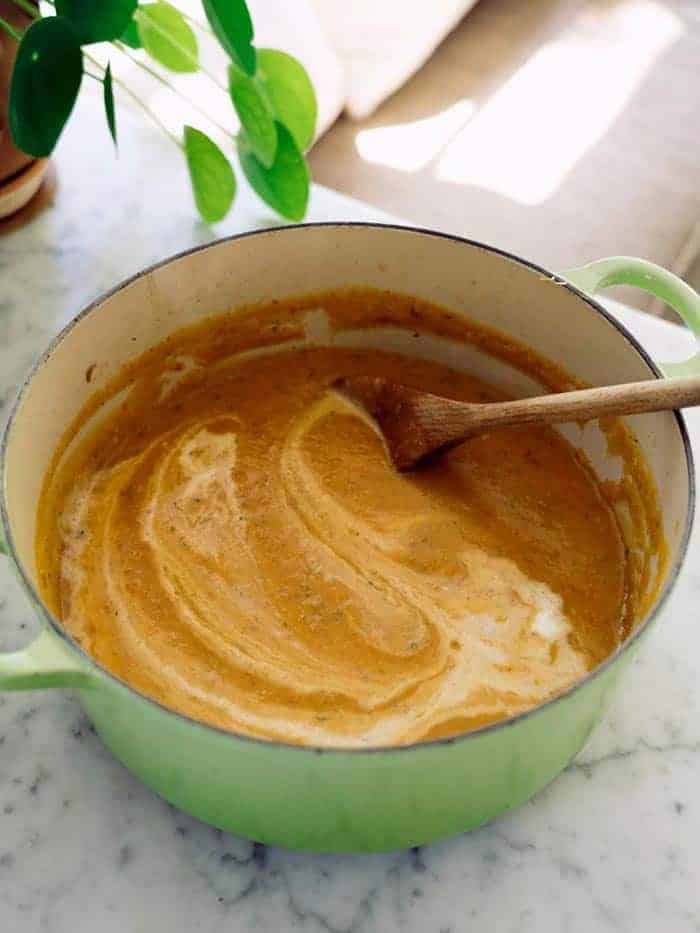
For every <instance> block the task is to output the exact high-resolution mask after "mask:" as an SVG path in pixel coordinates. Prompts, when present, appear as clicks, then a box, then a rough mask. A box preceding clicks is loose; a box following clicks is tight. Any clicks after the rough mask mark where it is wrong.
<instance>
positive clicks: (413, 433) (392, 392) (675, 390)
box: [333, 376, 700, 472]
mask: <svg viewBox="0 0 700 933" xmlns="http://www.w3.org/2000/svg"><path fill="white" fill-rule="evenodd" d="M333 388H334V389H336V390H337V391H338V392H340V393H341V394H343V395H345V396H347V397H348V398H349V399H351V400H352V401H353V402H355V403H356V404H359V405H360V406H361V407H362V408H364V409H365V410H366V411H367V412H368V413H369V414H370V415H371V416H372V417H373V418H374V419H375V421H376V422H377V423H378V425H379V427H380V428H381V431H382V434H383V435H384V438H385V440H386V444H387V447H388V450H389V455H390V456H391V459H392V460H393V462H394V466H395V467H396V469H397V470H399V471H400V472H405V471H406V470H410V469H412V468H413V467H415V466H416V465H417V464H418V463H420V461H422V460H425V459H426V458H427V457H429V456H431V455H432V454H436V453H439V452H442V451H444V450H448V449H449V448H450V447H455V446H456V445H457V444H461V443H462V442H463V441H465V440H467V439H468V438H470V437H473V436H474V435H475V434H480V433H482V432H484V431H490V430H492V429H493V428H502V427H505V426H506V425H512V424H556V423H561V422H564V421H589V420H590V419H592V418H600V417H602V416H604V415H632V414H636V413H638V412H643V411H666V410H668V409H672V408H684V407H690V406H692V405H700V376H691V377H690V378H686V379H649V380H647V381H645V382H629V383H626V384H624V385H617V386H601V387H600V388H595V389H580V390H578V391H576V392H558V393H555V394H553V395H538V396H535V397H533V398H522V399H517V400H516V401H514V402H482V403H479V402H477V403H474V402H457V401H455V400H454V399H449V398H441V397H440V396H439V395H431V394H430V393H429V392H421V391H420V390H418V389H412V388H410V386H405V385H400V384H399V383H396V382H391V381H390V380H388V379H384V378H383V377H381V376H379V377H375V376H355V377H353V378H351V379H339V380H338V381H337V382H335V383H334V385H333Z"/></svg>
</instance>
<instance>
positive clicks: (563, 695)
mask: <svg viewBox="0 0 700 933" xmlns="http://www.w3.org/2000/svg"><path fill="white" fill-rule="evenodd" d="M319 227H329V228H331V227H333V228H345V227H351V228H363V229H377V228H378V229H390V230H394V231H399V232H401V233H409V234H412V235H414V236H418V237H433V238H437V239H442V240H448V241H451V242H453V243H460V244H462V245H467V246H472V247H476V248H477V249H480V250H484V251H486V252H490V253H495V254H497V255H499V256H502V257H504V258H506V259H509V260H511V261H512V262H516V263H518V264H519V265H521V266H524V267H525V268H527V269H530V270H532V271H534V272H537V273H539V274H540V275H542V276H545V277H546V278H547V279H549V280H550V281H553V282H555V283H556V284H557V285H559V286H561V287H563V288H566V289H567V290H568V291H569V292H571V293H573V294H574V295H576V296H577V297H578V298H579V299H581V300H582V301H584V302H585V303H586V304H587V305H588V307H589V308H590V309H591V311H594V312H595V313H596V314H598V315H599V316H601V317H603V318H605V320H606V321H607V322H608V323H609V324H610V325H611V326H612V327H613V328H614V329H615V330H617V332H618V333H619V335H620V336H621V337H622V338H623V339H624V340H626V341H627V343H628V344H630V345H631V346H632V348H633V349H634V350H635V351H636V352H637V354H638V355H639V356H640V357H641V358H642V360H643V361H644V362H645V363H646V365H647V366H648V368H649V370H650V372H651V373H652V374H653V375H654V376H655V378H657V379H663V378H665V377H664V375H663V373H662V372H661V370H660V369H659V367H658V366H657V365H656V363H655V362H654V361H653V359H652V358H651V357H650V355H649V354H648V353H647V351H646V350H645V349H644V347H642V345H641V344H640V343H639V341H638V340H637V338H636V337H634V336H633V335H632V334H631V333H630V332H629V331H628V330H627V328H626V327H625V326H624V325H623V324H621V323H620V321H618V320H617V319H616V318H615V317H613V315H612V314H610V312H609V311H606V309H605V308H604V307H603V306H602V305H601V304H600V303H599V302H597V301H596V300H595V298H593V297H592V296H591V295H589V294H587V293H586V292H584V291H582V290H581V289H579V288H577V287H576V286H575V285H572V284H571V283H570V282H568V281H567V280H566V279H564V278H562V276H560V275H557V274H556V273H553V272H551V271H549V270H548V269H545V268H544V267H543V266H540V265H538V264H537V263H534V262H530V261H529V260H527V259H523V258H522V257H521V256H518V255H516V254H515V253H511V252H509V251H508V250H505V249H501V248H499V247H497V246H491V245H490V244H487V243H482V242H480V241H479V240H474V239H471V238H469V237H462V236H458V235H456V234H451V233H443V232H441V231H438V230H431V229H429V228H426V227H416V226H411V225H409V224H396V223H388V224H384V223H377V222H370V221H318V222H314V223H306V224H304V223H302V224H284V225H278V226H275V227H266V228H265V229H263V230H249V231H246V232H244V233H237V234H232V235H231V236H228V237H221V238H219V239H217V240H213V241H212V242H210V243H205V244H202V245H199V246H194V247H191V248H189V249H185V250H181V251H180V252H179V253H175V254H173V255H172V256H168V257H166V258H165V259H161V260H159V261H158V262H155V263H152V264H151V265H150V266H147V267H146V268H145V269H142V270H141V271H140V272H137V273H135V274H134V275H132V276H130V277H129V278H127V279H124V280H123V281H122V282H120V283H119V284H117V285H115V286H114V287H113V288H111V289H108V290H107V291H105V292H103V293H102V294H101V295H99V296H98V297H97V298H95V299H94V300H93V301H91V302H90V303H89V304H88V305H86V306H85V307H84V308H83V309H82V311H80V312H79V313H78V314H77V315H76V316H75V317H74V318H72V319H71V320H70V321H69V322H68V324H67V325H66V326H65V327H64V328H63V329H62V330H61V331H60V332H59V333H58V334H57V335H56V336H55V337H54V338H53V339H52V340H51V342H50V343H49V345H48V347H47V348H46V350H44V352H43V353H42V354H41V356H40V357H39V358H38V359H37V360H36V361H35V362H34V363H33V365H32V366H31V367H30V369H29V371H28V373H27V374H26V376H25V378H24V380H23V382H22V385H21V386H20V388H19V390H18V392H17V394H16V396H15V399H14V402H13V404H12V407H11V409H10V413H9V416H8V418H7V421H6V423H5V427H4V430H3V434H2V440H1V442H0V527H1V529H2V531H3V533H4V536H5V541H6V544H7V549H8V556H9V557H10V558H11V560H12V562H13V564H14V566H15V567H16V569H17V572H18V574H19V577H20V580H21V582H22V584H23V585H24V588H25V590H26V591H27V593H28V595H29V597H30V599H31V600H32V602H33V603H34V604H35V605H36V606H37V607H38V608H39V610H40V611H41V614H42V616H43V618H44V619H45V620H46V621H47V622H48V624H49V625H50V627H51V628H52V629H53V631H54V633H55V634H56V635H58V637H59V638H61V639H62V640H63V641H64V642H66V643H67V644H68V645H70V647H71V648H72V649H73V650H74V651H76V652H77V653H78V654H79V655H80V656H81V657H82V658H83V659H84V660H85V661H87V662H88V663H89V665H90V666H91V667H93V668H96V669H97V670H98V671H99V672H100V674H101V675H102V676H105V677H106V678H107V679H108V680H110V681H112V682H113V683H115V684H116V685H117V686H119V687H121V688H124V689H126V690H128V691H129V692H130V693H132V694H134V695H135V696H136V697H138V698H139V699H140V700H143V701H145V702H147V703H149V704H151V705H152V706H154V707H156V708H157V709H159V710H161V711H163V712H165V713H167V714H169V715H171V716H175V717H177V718H178V719H180V720H182V721H183V722H184V723H186V724H187V725H190V726H196V727H199V728H201V729H205V730H207V731H210V732H213V733H215V734H218V735H220V736H226V737H229V738H232V739H235V740H237V741H243V742H246V743H252V744H254V745H261V746H263V747H265V748H282V749H287V750H289V751H295V752H300V753H301V752H307V753H310V754H315V755H328V754H332V755H352V756H356V755H374V754H378V753H384V754H386V753H387V752H393V753H404V752H412V751H413V752H415V751H420V750H425V751H427V750H429V749H431V748H435V747H436V746H438V747H439V746H449V745H454V744H456V743H457V742H464V741H468V740H470V739H477V738H480V737H482V736H484V735H486V734H489V733H492V732H493V733H495V732H497V731H499V730H501V729H509V728H512V727H513V726H516V725H518V724H520V723H521V722H523V721H524V720H526V719H529V718H531V717H534V716H536V715H539V714H540V713H542V712H544V711H545V710H547V709H550V708H553V707H554V706H556V705H557V704H559V703H562V702H563V701H565V700H567V699H568V698H569V697H570V696H572V695H573V694H574V693H576V692H577V691H578V690H579V689H581V688H582V687H584V686H586V685H587V684H589V683H590V682H591V681H593V680H594V679H596V678H597V677H599V676H600V675H602V674H603V673H604V672H605V671H606V670H607V669H608V668H609V667H611V666H612V665H613V664H614V663H615V662H616V661H617V660H618V658H620V657H621V655H622V654H624V653H625V652H627V651H628V650H629V649H630V648H632V646H633V645H634V644H635V643H636V642H637V641H638V639H639V638H640V637H641V636H642V634H643V633H644V632H646V631H647V629H648V628H649V627H650V626H651V624H652V622H654V621H655V620H656V618H657V616H658V615H659V612H660V611H661V609H662V608H663V606H664V605H665V603H666V601H667V600H668V597H669V595H670V593H671V591H672V589H673V587H674V585H675V583H676V580H677V579H678V574H679V572H680V570H681V567H682V566H683V563H684V561H685V557H686V554H687V551H688V542H689V539H690V532H691V530H692V526H693V519H694V515H695V492H696V490H695V469H694V460H693V453H692V449H691V445H690V438H689V436H688V430H687V427H686V424H685V419H684V418H683V415H682V413H681V412H680V411H678V410H676V411H674V412H673V414H674V416H675V419H676V424H677V426H678V430H679V432H680V435H681V440H682V442H683V449H684V452H685V463H686V469H687V474H688V508H687V513H686V519H685V527H684V529H683V536H682V538H681V541H680V546H679V549H678V554H677V556H676V559H675V561H674V563H673V566H672V567H671V568H670V569H669V572H668V575H667V577H666V581H665V582H664V585H663V588H662V590H661V592H660V593H659V595H658V597H657V599H656V602H655V604H654V606H653V608H652V609H651V611H650V612H649V614H648V616H647V617H646V619H645V620H644V621H643V622H642V623H641V624H640V625H639V626H638V627H637V628H636V630H635V631H634V632H633V633H632V634H631V635H630V636H629V637H628V638H627V639H626V641H624V642H623V643H622V644H621V645H618V647H617V648H616V649H615V650H614V651H613V652H611V654H609V655H608V656H607V658H605V659H604V660H603V661H601V663H600V664H598V665H597V666H596V667H594V668H593V669H592V670H590V671H589V672H588V673H587V674H586V675H585V677H582V678H581V679H580V680H576V681H575V682H574V683H573V684H571V685H570V686H569V687H567V688H566V690H563V691H561V692H560V693H557V694H555V695H554V696H553V697H550V698H549V699H548V700H545V701H544V702H543V703H539V704H538V705H537V706H533V707H532V708H531V709H528V710H525V711H524V712H521V713H518V714H516V715H514V716H509V717H508V718H506V719H499V720H497V721H496V722H493V723H489V724H488V725H485V726H481V727H480V728H478V729H473V730H470V731H468V732H459V733H456V734H455V735H450V736H444V737H442V738H439V739H431V740H428V741H424V742H413V743H411V744H409V745H377V746H371V747H369V748H357V747H354V746H353V747H344V746H341V745H323V746H316V745H298V744H295V743H292V742H283V741H281V740H278V739H267V738H263V737H261V736H254V735H246V734H245V733H242V732H235V731H233V730H232V729H225V728H224V727H223V726H215V725H212V724H211V723H207V722H203V721H202V720H200V719H194V718H192V717H191V716H187V715H186V714H184V713H180V712H178V711H177V710H175V709H173V708H172V707H169V706H166V705H165V704H164V703H160V702H159V701H158V700H155V699H153V697H150V696H148V695H147V694H145V693H141V692H140V691H139V690H137V689H136V688H135V687H132V686H131V684H129V683H127V682H126V681H125V680H121V678H119V677H117V676H116V675H115V674H113V673H111V671H109V670H108V669H107V668H106V667H104V666H103V665H102V664H100V663H99V662H98V661H97V659H96V658H93V657H92V655H91V654H89V653H88V652H87V651H85V649H84V648H83V647H82V646H81V645H80V644H79V643H78V642H77V641H75V639H74V638H73V637H72V636H71V635H70V634H69V633H68V632H67V631H66V629H65V628H63V626H62V625H61V624H60V622H59V621H58V620H57V619H55V618H54V616H53V614H52V613H51V612H50V611H49V610H48V608H47V606H46V605H45V603H44V601H43V599H42V598H41V596H40V594H39V592H38V590H37V589H36V587H35V586H34V583H33V582H32V580H31V579H30V578H29V575H28V574H27V572H26V571H25V569H24V566H23V564H22V562H21V561H20V560H19V557H18V556H17V552H16V550H15V545H14V539H13V535H12V530H11V528H10V521H9V515H8V511H7V501H6V500H7V495H6V491H7V490H6V486H7V450H8V448H9V444H10V440H11V433H12V428H13V425H14V423H15V421H16V418H17V416H18V414H19V410H20V408H21V405H22V402H23V401H24V397H25V395H26V393H27V390H28V388H29V386H30V384H31V382H32V380H33V379H34V377H35V376H36V374H37V373H38V372H39V370H40V369H41V368H42V367H43V366H44V364H45V363H47V362H48V361H49V359H50V358H51V356H52V354H53V352H54V351H55V350H56V348H57V347H58V346H59V345H60V344H61V343H62V342H63V340H64V339H65V338H66V337H67V336H68V335H69V334H70V333H71V331H72V330H73V328H74V327H76V326H77V325H78V324H79V323H80V322H81V321H82V320H83V319H84V318H85V317H87V316H88V315H89V314H91V313H92V312H94V311H96V310H97V309H98V308H100V307H101V306H102V305H103V304H104V302H105V301H107V299H109V298H111V297H112V296H113V295H115V294H116V293H117V292H119V291H121V290H122V289H124V288H126V287H127V286H128V285H131V284H132V283H133V282H135V281H137V280H138V279H141V278H143V277H144V276H147V275H150V274H151V273H152V272H154V271H156V270H157V269H159V268H161V267H162V266H166V265H169V264H170V263H172V262H175V261H176V260H180V259H184V258H186V257H188V256H191V255H193V254H195V253H199V252H203V251H205V250H208V249H213V248H215V247H217V246H220V245H221V244H222V243H230V242H233V241H236V240H242V239H247V238H249V237H264V236H268V235H270V234H273V235H274V234H279V233H285V232H290V233H297V232H298V231H303V230H304V229H305V228H319Z"/></svg>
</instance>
